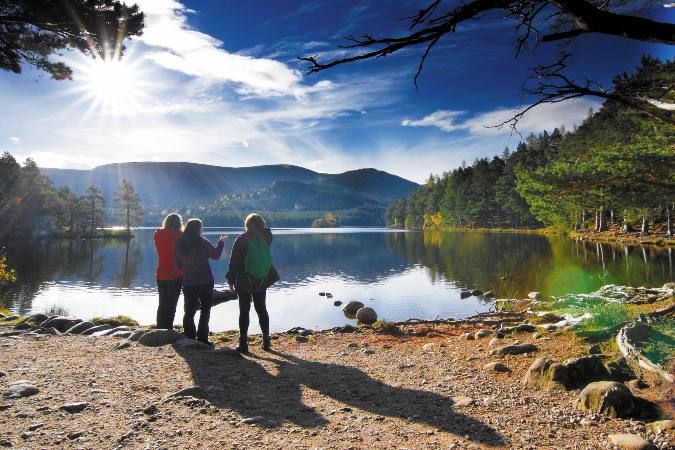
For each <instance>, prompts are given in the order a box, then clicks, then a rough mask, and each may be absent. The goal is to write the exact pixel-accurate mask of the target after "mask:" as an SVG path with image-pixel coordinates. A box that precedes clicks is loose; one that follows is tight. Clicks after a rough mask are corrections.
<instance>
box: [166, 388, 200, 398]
mask: <svg viewBox="0 0 675 450" xmlns="http://www.w3.org/2000/svg"><path fill="white" fill-rule="evenodd" d="M180 397H192V398H201V399H206V398H207V394H206V391H204V389H202V388H201V387H199V386H190V387H186V388H183V389H181V390H180V391H176V392H174V393H173V394H169V395H168V396H167V398H180Z"/></svg>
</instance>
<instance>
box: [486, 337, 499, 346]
mask: <svg viewBox="0 0 675 450" xmlns="http://www.w3.org/2000/svg"><path fill="white" fill-rule="evenodd" d="M500 342H501V339H500V338H498V337H493V338H492V339H490V342H489V343H488V346H489V347H494V346H495V345H497V344H499V343H500Z"/></svg>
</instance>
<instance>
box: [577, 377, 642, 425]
mask: <svg viewBox="0 0 675 450" xmlns="http://www.w3.org/2000/svg"><path fill="white" fill-rule="evenodd" d="M574 406H575V408H577V409H580V410H582V411H588V412H596V413H600V414H604V415H606V416H608V417H625V416H627V415H629V414H631V413H632V412H633V410H634V409H635V397H633V394H631V392H630V389H628V388H627V387H626V386H625V385H624V384H621V383H618V382H616V381H596V382H593V383H591V384H589V385H588V386H586V387H585V388H584V389H583V390H582V391H581V393H580V394H579V396H578V397H577V399H576V400H575V401H574Z"/></svg>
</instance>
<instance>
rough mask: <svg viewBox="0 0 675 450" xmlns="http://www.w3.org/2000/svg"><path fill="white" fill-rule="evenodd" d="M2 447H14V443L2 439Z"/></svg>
mask: <svg viewBox="0 0 675 450" xmlns="http://www.w3.org/2000/svg"><path fill="white" fill-rule="evenodd" d="M0 447H5V448H9V447H14V444H12V441H10V440H9V439H0Z"/></svg>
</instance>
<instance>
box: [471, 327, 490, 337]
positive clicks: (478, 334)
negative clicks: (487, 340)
mask: <svg viewBox="0 0 675 450" xmlns="http://www.w3.org/2000/svg"><path fill="white" fill-rule="evenodd" d="M491 334H492V331H490V330H486V329H485V328H481V329H480V330H478V331H476V335H475V336H476V339H480V338H484V337H488V336H490V335H491Z"/></svg>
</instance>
